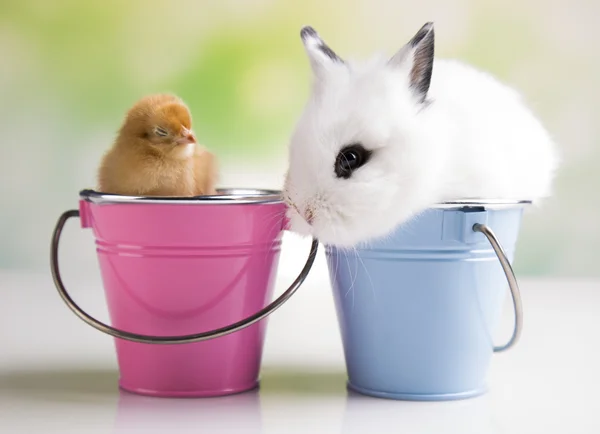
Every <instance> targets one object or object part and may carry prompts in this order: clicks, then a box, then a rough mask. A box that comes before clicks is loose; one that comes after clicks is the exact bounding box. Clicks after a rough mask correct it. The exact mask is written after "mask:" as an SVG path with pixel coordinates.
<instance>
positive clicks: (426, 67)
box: [388, 22, 435, 102]
mask: <svg viewBox="0 0 600 434" xmlns="http://www.w3.org/2000/svg"><path fill="white" fill-rule="evenodd" d="M434 39H435V38H434V32H433V23H432V22H429V23H426V24H425V25H424V26H423V27H421V29H420V30H419V31H418V32H417V33H416V34H415V36H413V37H412V39H411V40H410V41H408V43H407V44H406V45H405V46H404V47H402V48H401V49H400V50H399V51H398V52H397V53H396V54H395V55H394V56H393V57H392V58H391V59H390V60H389V62H388V64H389V65H391V66H392V67H398V68H403V69H408V71H410V72H409V74H410V75H409V83H410V87H411V89H412V90H413V92H414V93H415V95H416V96H417V98H418V99H419V101H421V102H424V101H425V99H426V97H427V92H428V91H429V84H430V83H431V73H432V70H433V54H434Z"/></svg>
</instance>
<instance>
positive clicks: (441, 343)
mask: <svg viewBox="0 0 600 434" xmlns="http://www.w3.org/2000/svg"><path fill="white" fill-rule="evenodd" d="M527 203H529V202H516V203H500V202H492V201H488V202H476V203H474V202H454V203H444V204H440V205H438V206H435V207H432V208H429V209H427V210H425V211H424V212H423V213H421V214H419V215H418V216H416V217H414V218H412V219H411V220H409V221H408V222H406V223H405V224H402V225H401V226H399V227H398V228H397V229H396V230H394V231H393V232H392V233H391V234H389V235H388V236H387V237H384V238H382V239H379V240H376V241H374V242H370V243H365V244H364V245H359V246H357V247H356V248H355V249H344V248H337V247H334V246H326V249H325V250H326V257H327V265H328V269H329V276H330V280H331V284H332V288H333V294H334V300H335V306H336V311H337V318H338V323H339V327H340V330H341V336H342V343H343V347H344V355H345V361H346V368H347V372H348V387H349V388H350V389H352V390H354V391H356V392H359V393H362V394H365V395H370V396H376V397H381V398H392V399H404V400H419V401H441V400H452V399H463V398H470V397H474V396H478V395H481V394H483V393H484V392H486V390H487V386H486V376H487V373H488V370H489V366H490V362H491V359H492V355H493V354H494V352H499V351H505V350H507V349H509V348H510V347H512V346H513V345H514V344H515V343H516V342H517V340H518V338H519V336H520V332H521V324H522V309H521V300H520V296H519V288H518V286H517V281H516V279H515V276H514V273H513V270H512V267H511V263H512V260H513V255H514V250H515V245H516V242H517V237H518V233H519V228H520V225H521V218H522V213H523V207H524V205H525V204H527ZM507 280H508V285H507ZM507 287H508V288H510V290H511V295H512V299H513V302H514V308H515V328H514V332H513V335H512V337H511V339H510V341H509V342H508V343H507V344H505V345H503V346H499V347H495V346H494V343H493V340H492V334H493V332H494V329H495V328H496V326H497V324H498V322H499V319H500V315H501V311H502V305H503V301H504V299H505V296H506V294H507V293H506V290H507Z"/></svg>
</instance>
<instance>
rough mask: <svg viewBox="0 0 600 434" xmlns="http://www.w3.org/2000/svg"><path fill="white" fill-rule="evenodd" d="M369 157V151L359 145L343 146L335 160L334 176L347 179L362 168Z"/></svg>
mask: <svg viewBox="0 0 600 434" xmlns="http://www.w3.org/2000/svg"><path fill="white" fill-rule="evenodd" d="M370 157H371V151H368V150H366V149H365V148H364V147H363V146H362V145H361V144H360V143H355V144H353V145H349V146H345V147H343V148H342V150H341V151H340V152H339V154H338V155H337V158H336V159H335V174H336V176H337V177H338V178H344V179H348V178H350V176H351V175H352V173H353V172H354V171H355V170H356V169H358V168H359V167H361V166H364V165H365V163H366V162H367V161H369V158H370Z"/></svg>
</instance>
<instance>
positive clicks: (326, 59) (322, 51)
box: [300, 26, 344, 78]
mask: <svg viewBox="0 0 600 434" xmlns="http://www.w3.org/2000/svg"><path fill="white" fill-rule="evenodd" d="M300 37H301V38H302V43H303V44H304V48H305V49H306V53H307V54H308V58H309V59H310V66H311V68H312V71H313V74H314V75H315V76H316V77H318V78H323V77H324V75H325V73H326V71H327V70H328V68H330V67H331V66H332V65H334V64H343V63H344V61H343V60H342V59H341V58H340V57H339V56H338V55H337V54H335V52H334V51H333V50H332V49H331V48H329V46H328V45H327V44H326V43H325V42H324V41H323V40H322V39H321V37H320V36H319V34H318V33H317V32H316V31H315V29H313V28H312V27H310V26H305V27H303V28H302V30H301V31H300Z"/></svg>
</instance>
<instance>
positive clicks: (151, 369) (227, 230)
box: [51, 189, 318, 396]
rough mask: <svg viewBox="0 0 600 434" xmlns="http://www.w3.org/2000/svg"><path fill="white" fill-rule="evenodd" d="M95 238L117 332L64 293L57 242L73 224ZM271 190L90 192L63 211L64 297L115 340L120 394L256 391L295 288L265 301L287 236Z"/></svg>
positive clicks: (279, 206)
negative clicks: (273, 321)
mask: <svg viewBox="0 0 600 434" xmlns="http://www.w3.org/2000/svg"><path fill="white" fill-rule="evenodd" d="M77 216H79V217H80V218H81V226H82V227H83V228H91V229H92V231H93V233H94V236H95V238H96V250H97V254H98V260H99V265H100V271H101V275H102V281H103V285H104V289H105V294H106V299H107V303H108V309H109V315H110V320H111V323H112V326H109V325H106V324H104V323H101V322H99V321H97V320H96V319H94V318H92V317H91V316H89V315H88V314H87V313H85V312H84V311H83V310H82V309H81V308H79V306H77V304H76V303H75V302H74V301H73V300H72V299H71V297H70V296H69V294H68V293H67V291H66V289H65V288H64V285H63V282H62V279H61V277H60V272H59V267H58V244H59V240H60V235H61V232H62V229H63V227H64V225H65V223H66V221H67V220H68V219H69V218H71V217H77ZM285 225H286V220H285V205H284V203H283V202H282V200H281V196H280V194H279V192H277V191H272V190H239V189H238V190H221V191H219V194H218V195H215V196H201V197H194V198H162V197H160V198H158V197H128V196H118V195H106V194H101V193H97V192H94V191H90V190H84V191H82V192H81V193H80V203H79V211H77V210H71V211H67V212H65V213H64V214H63V215H62V216H61V217H60V219H59V221H58V223H57V226H56V229H55V232H54V237H53V242H52V255H51V256H52V257H51V265H52V272H53V277H54V281H55V284H56V287H57V289H58V291H59V294H60V295H61V297H62V298H63V300H64V301H65V303H66V304H67V305H68V306H69V308H71V310H72V311H73V312H74V313H75V314H76V315H77V316H79V317H80V318H81V319H82V320H84V321H85V322H86V323H88V324H89V325H91V326H93V327H95V328H96V329H98V330H100V331H102V332H104V333H107V334H109V335H112V336H114V337H116V338H117V339H115V344H116V350H117V360H118V364H119V371H120V379H119V386H120V387H121V388H122V389H124V390H127V391H130V392H134V393H138V394H144V395H154V396H218V395H228V394H233V393H239V392H243V391H246V390H250V389H253V388H255V387H257V386H258V376H259V371H260V363H261V358H262V351H263V341H264V336H265V327H266V320H265V321H261V320H262V319H264V318H265V317H266V316H267V315H269V314H270V313H271V312H273V311H274V310H275V309H277V308H278V307H279V306H281V305H282V304H283V303H284V302H285V301H286V300H287V299H289V297H291V295H292V294H293V293H294V292H295V291H296V290H297V289H298V287H299V286H300V285H301V283H302V282H303V281H304V279H305V278H306V275H307V274H308V271H309V270H310V268H311V266H312V263H313V261H314V258H315V256H316V249H317V245H318V243H317V242H316V240H313V244H312V246H311V251H310V254H309V258H308V261H307V263H306V265H305V267H304V269H303V270H302V272H301V273H300V275H299V276H298V278H297V279H296V281H295V282H294V283H293V284H292V286H291V287H290V288H289V289H288V290H287V291H285V292H284V293H283V294H282V295H281V296H280V297H279V298H278V299H277V300H275V301H274V302H273V303H271V304H270V305H268V306H267V304H268V303H269V301H270V299H271V296H272V292H273V286H274V283H275V276H276V272H277V264H278V260H279V252H280V244H281V237H282V234H283V231H284V229H285Z"/></svg>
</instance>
